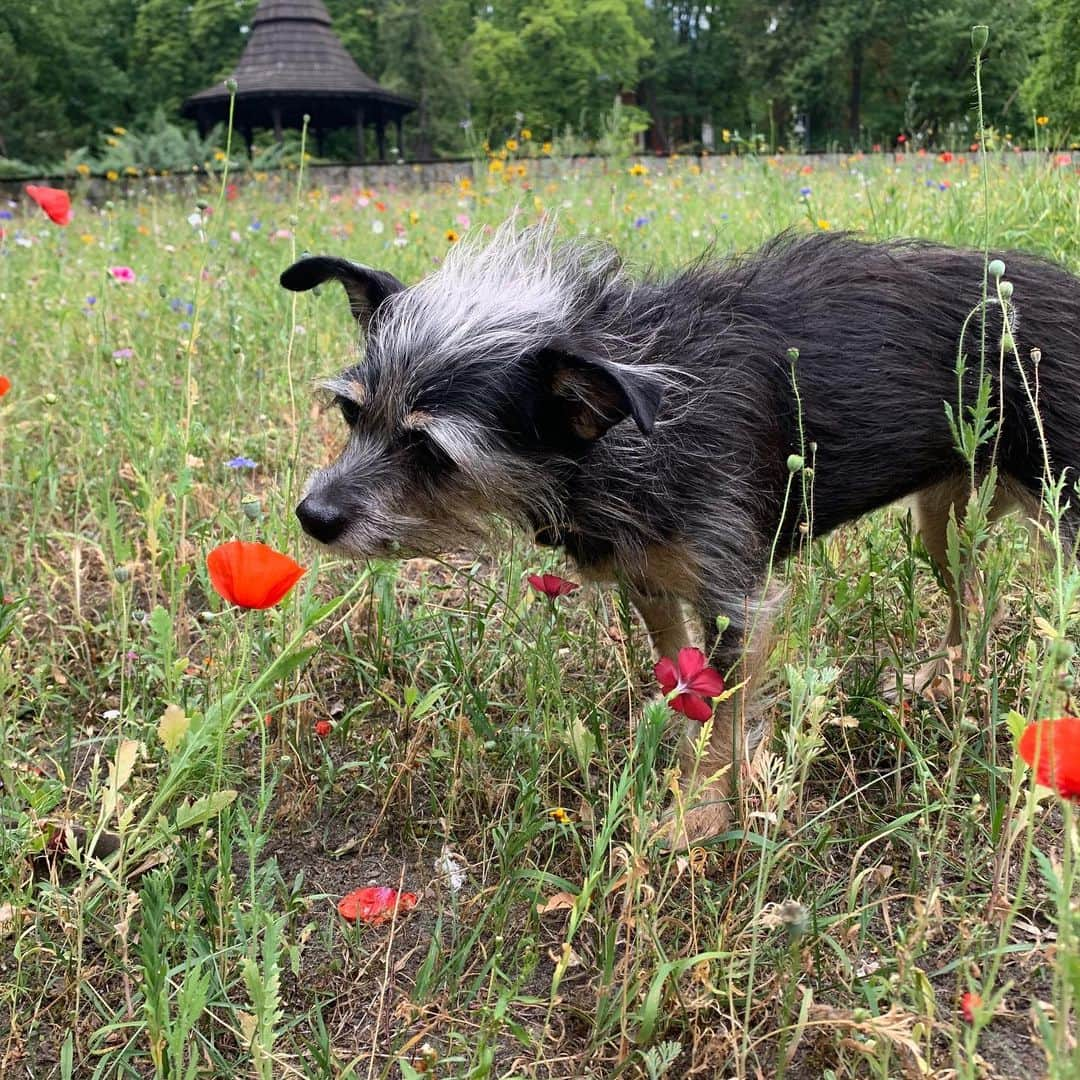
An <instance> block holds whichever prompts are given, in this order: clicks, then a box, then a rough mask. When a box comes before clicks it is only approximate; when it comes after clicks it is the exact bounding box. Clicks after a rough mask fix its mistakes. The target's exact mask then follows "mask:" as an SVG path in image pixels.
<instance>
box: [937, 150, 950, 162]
mask: <svg viewBox="0 0 1080 1080" xmlns="http://www.w3.org/2000/svg"><path fill="white" fill-rule="evenodd" d="M952 158H953V156H952V153H951V151H949V150H946V151H945V152H944V153H941V154H938V161H940V162H941V163H942V164H943V165H948V164H949V162H950V161H952Z"/></svg>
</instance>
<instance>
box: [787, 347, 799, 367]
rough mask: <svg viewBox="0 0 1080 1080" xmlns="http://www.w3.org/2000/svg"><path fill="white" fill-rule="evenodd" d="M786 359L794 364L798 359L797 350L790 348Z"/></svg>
mask: <svg viewBox="0 0 1080 1080" xmlns="http://www.w3.org/2000/svg"><path fill="white" fill-rule="evenodd" d="M787 358H788V359H789V360H790V361H791V362H792V363H793V364H794V363H795V361H796V360H798V359H799V350H798V349H796V348H795V347H794V346H792V347H791V348H790V349H788V351H787Z"/></svg>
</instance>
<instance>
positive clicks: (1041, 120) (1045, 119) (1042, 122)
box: [1035, 116, 1050, 127]
mask: <svg viewBox="0 0 1080 1080" xmlns="http://www.w3.org/2000/svg"><path fill="white" fill-rule="evenodd" d="M1035 123H1036V124H1038V125H1039V127H1046V125H1047V124H1049V123H1050V117H1049V116H1036V117H1035Z"/></svg>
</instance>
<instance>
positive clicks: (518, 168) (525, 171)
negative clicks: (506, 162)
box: [514, 165, 529, 176]
mask: <svg viewBox="0 0 1080 1080" xmlns="http://www.w3.org/2000/svg"><path fill="white" fill-rule="evenodd" d="M528 171H529V170H528V169H526V168H525V166H524V165H515V166H514V172H515V173H516V174H517V175H518V176H525V175H527V174H528Z"/></svg>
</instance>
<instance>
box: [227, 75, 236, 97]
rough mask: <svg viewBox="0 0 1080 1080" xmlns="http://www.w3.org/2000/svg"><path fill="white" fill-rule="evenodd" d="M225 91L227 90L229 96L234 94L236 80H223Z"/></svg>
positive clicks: (230, 78)
mask: <svg viewBox="0 0 1080 1080" xmlns="http://www.w3.org/2000/svg"><path fill="white" fill-rule="evenodd" d="M225 89H226V90H228V91H229V93H230V94H235V93H236V80H235V79H234V78H232V77H231V76H230V77H229V78H228V79H226V80H225Z"/></svg>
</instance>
